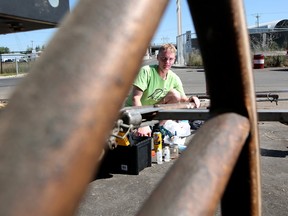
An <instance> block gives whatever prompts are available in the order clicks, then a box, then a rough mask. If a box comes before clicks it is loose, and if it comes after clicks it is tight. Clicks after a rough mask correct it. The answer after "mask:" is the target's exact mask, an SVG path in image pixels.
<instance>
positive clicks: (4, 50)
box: [0, 47, 10, 53]
mask: <svg viewBox="0 0 288 216" xmlns="http://www.w3.org/2000/svg"><path fill="white" fill-rule="evenodd" d="M9 52H10V49H9V48H8V47H0V53H9Z"/></svg>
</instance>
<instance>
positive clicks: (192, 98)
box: [189, 96, 201, 108]
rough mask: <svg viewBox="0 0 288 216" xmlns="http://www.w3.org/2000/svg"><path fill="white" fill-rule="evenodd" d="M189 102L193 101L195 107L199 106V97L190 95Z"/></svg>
mask: <svg viewBox="0 0 288 216" xmlns="http://www.w3.org/2000/svg"><path fill="white" fill-rule="evenodd" d="M189 102H194V103H195V105H196V108H199V107H200V105H201V103H200V100H199V98H198V97H196V96H191V97H190V98H189Z"/></svg>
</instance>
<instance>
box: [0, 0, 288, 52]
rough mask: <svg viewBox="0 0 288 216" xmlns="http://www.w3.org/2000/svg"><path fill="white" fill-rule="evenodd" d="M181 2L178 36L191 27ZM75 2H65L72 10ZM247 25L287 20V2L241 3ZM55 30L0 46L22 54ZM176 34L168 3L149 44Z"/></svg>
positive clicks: (7, 38)
mask: <svg viewBox="0 0 288 216" xmlns="http://www.w3.org/2000/svg"><path fill="white" fill-rule="evenodd" d="M181 1H182V33H185V32H186V31H191V32H192V33H194V27H193V23H192V20H191V16H190V11H189V8H188V5H187V1H186V0H181ZM77 2H78V0H69V3H70V7H71V8H73V7H74V6H75V5H76V3H77ZM244 7H245V13H246V20H247V25H248V26H252V25H255V24H256V21H257V19H256V15H257V14H258V15H259V22H260V23H265V22H271V21H275V20H281V19H288V0H273V1H271V0H244ZM56 30H57V29H48V30H38V31H31V32H23V33H15V34H7V35H0V47H8V48H9V49H10V51H22V50H26V49H27V48H31V47H32V45H33V47H35V46H40V47H41V46H42V45H47V43H48V42H49V40H50V39H51V38H52V37H53V34H54V32H55V31H56ZM176 35H177V15H176V0H170V3H169V6H168V7H167V9H166V12H165V14H164V16H163V17H162V20H161V23H160V25H159V27H158V30H157V31H156V33H155V35H154V38H153V40H152V43H165V42H175V41H176Z"/></svg>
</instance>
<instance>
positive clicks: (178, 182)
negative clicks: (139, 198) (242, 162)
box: [138, 113, 250, 216]
mask: <svg viewBox="0 0 288 216" xmlns="http://www.w3.org/2000/svg"><path fill="white" fill-rule="evenodd" d="M249 130H250V125H249V121H248V119H247V118H245V117H243V116H240V115H238V114H235V113H226V114H222V115H219V116H217V117H215V118H213V119H211V120H209V121H207V122H206V123H205V124H204V125H203V126H202V127H201V128H200V129H199V130H198V131H197V133H196V134H195V136H194V137H193V139H192V140H191V143H189V145H188V148H187V149H186V150H185V152H183V154H182V155H181V157H180V158H179V159H178V160H177V161H176V162H175V163H174V164H173V166H172V167H171V168H170V170H169V171H168V173H167V174H166V175H165V177H164V179H163V180H162V181H161V182H160V184H159V185H158V187H157V188H156V189H155V190H154V191H153V193H152V195H151V196H150V198H149V200H148V201H146V203H144V205H143V206H142V209H141V210H140V212H139V214H138V216H140V215H167V216H169V215H171V216H174V215H190V216H194V215H195V216H196V215H213V214H214V213H215V212H216V208H217V205H218V203H219V201H220V199H221V196H222V194H223V192H224V190H225V187H226V185H227V183H228V181H229V178H230V175H231V173H232V171H233V167H234V165H235V163H236V161H237V159H238V156H239V154H240V152H241V149H242V147H243V145H244V143H245V140H246V139H247V136H248V134H249Z"/></svg>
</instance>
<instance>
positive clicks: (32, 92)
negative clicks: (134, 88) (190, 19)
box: [0, 0, 168, 216]
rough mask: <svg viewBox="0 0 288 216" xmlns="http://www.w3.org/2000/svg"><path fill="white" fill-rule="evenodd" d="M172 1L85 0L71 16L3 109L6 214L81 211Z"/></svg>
mask: <svg viewBox="0 0 288 216" xmlns="http://www.w3.org/2000/svg"><path fill="white" fill-rule="evenodd" d="M167 2H168V1H167V0H159V1H157V4H155V2H154V1H135V0H125V1H114V0H98V1H81V0H80V2H79V5H78V6H77V7H76V8H75V10H74V11H73V15H72V16H68V17H67V19H65V20H64V21H63V25H62V26H61V27H60V29H59V31H58V32H57V33H56V35H55V37H54V38H53V39H52V41H51V42H50V44H49V45H48V47H47V49H46V50H45V53H43V55H42V56H41V58H40V59H39V61H37V62H36V64H35V66H34V67H33V69H32V71H31V72H30V73H29V75H28V76H27V77H26V78H25V79H24V80H23V82H22V83H21V84H20V85H19V86H18V88H17V89H16V91H15V93H14V94H13V95H12V96H11V99H10V101H9V105H8V106H7V109H5V110H4V111H3V112H2V113H1V122H0V187H1V189H0V190H1V193H0V215H21V216H23V215H29V216H31V215H72V214H73V212H74V210H75V209H76V208H77V205H78V202H79V200H80V198H81V196H82V194H83V193H84V191H85V188H86V186H87V184H88V182H89V181H90V179H91V177H92V175H93V174H94V171H95V167H97V163H98V162H99V161H98V160H99V157H100V155H101V152H102V150H103V148H104V147H105V140H106V139H107V138H108V135H109V133H110V131H111V129H112V127H113V124H114V121H115V120H116V118H117V117H118V112H119V109H120V107H121V105H122V103H123V101H124V99H125V97H126V95H127V94H128V91H129V88H130V86H131V84H132V81H133V80H134V78H135V76H136V74H137V71H138V69H139V66H140V65H141V63H142V58H143V56H144V54H145V51H146V48H147V47H148V44H149V42H150V41H151V39H152V37H153V34H154V32H155V30H156V28H157V25H158V23H159V21H160V17H161V15H162V14H163V12H164V9H165V7H166V5H167ZM147 11H149V13H147ZM151 14H153V16H151ZM131 57H133V60H131Z"/></svg>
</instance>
